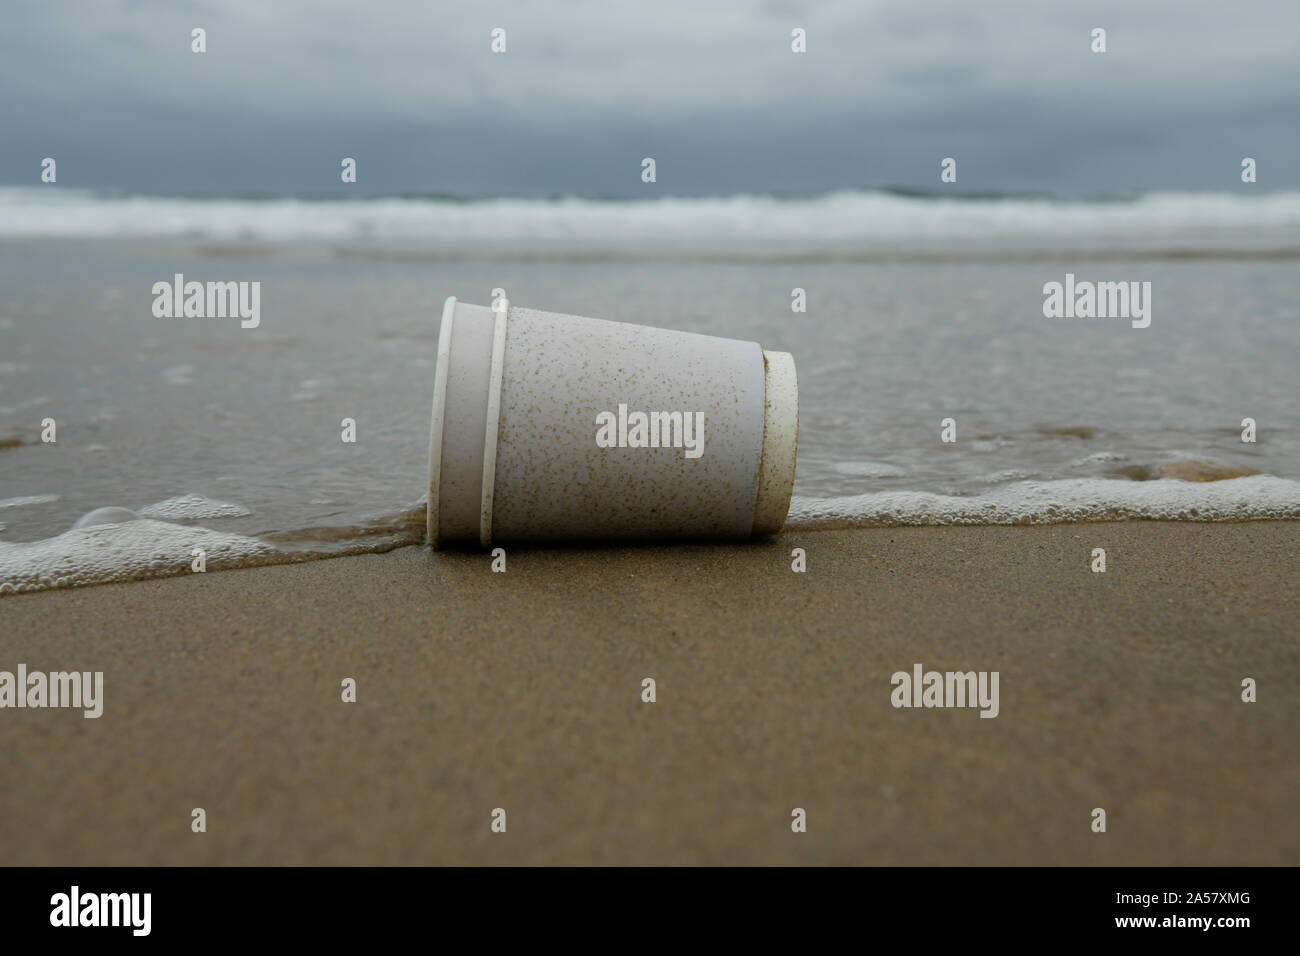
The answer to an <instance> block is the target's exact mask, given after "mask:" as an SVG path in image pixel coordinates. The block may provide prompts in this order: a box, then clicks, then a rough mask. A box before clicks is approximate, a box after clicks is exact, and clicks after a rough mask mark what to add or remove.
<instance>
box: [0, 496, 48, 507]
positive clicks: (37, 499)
mask: <svg viewBox="0 0 1300 956" xmlns="http://www.w3.org/2000/svg"><path fill="white" fill-rule="evenodd" d="M58 500H59V496H58V495H19V496H18V497H17V498H0V508H21V507H23V505H43V504H47V503H49V502H51V501H58Z"/></svg>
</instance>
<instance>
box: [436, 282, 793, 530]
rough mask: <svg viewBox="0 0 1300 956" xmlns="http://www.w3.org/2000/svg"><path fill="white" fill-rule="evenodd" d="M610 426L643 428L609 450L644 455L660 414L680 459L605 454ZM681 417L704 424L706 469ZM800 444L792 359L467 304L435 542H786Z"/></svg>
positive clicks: (715, 341)
mask: <svg viewBox="0 0 1300 956" xmlns="http://www.w3.org/2000/svg"><path fill="white" fill-rule="evenodd" d="M620 406H623V407H624V408H623V412H624V413H625V414H623V415H620ZM602 412H608V413H610V414H611V415H612V416H613V417H615V418H616V419H620V418H621V419H626V420H628V421H629V422H630V424H631V428H630V429H629V433H628V434H627V435H626V436H624V435H623V432H622V431H621V429H620V428H618V427H616V428H615V429H614V431H608V430H607V431H606V432H605V433H604V434H605V436H606V438H609V437H613V436H614V435H615V433H617V437H619V438H621V437H626V438H627V439H628V442H630V443H633V444H635V443H636V442H637V441H638V440H639V438H640V437H642V436H641V435H640V434H639V433H638V430H637V428H636V419H635V417H634V415H633V413H634V412H642V413H645V414H646V415H647V416H648V415H649V413H651V412H656V413H661V415H664V416H665V417H662V418H660V419H659V420H658V424H659V427H658V428H656V429H653V430H652V431H653V432H654V438H659V437H662V438H663V439H664V440H665V441H669V442H671V441H672V440H675V439H680V441H681V445H678V444H672V443H669V444H666V445H665V444H661V445H660V447H630V446H624V445H618V446H616V447H602V446H601V444H599V443H598V442H597V434H598V432H600V431H601V420H599V419H598V416H599V415H600V413H602ZM673 412H677V413H681V414H682V421H683V422H685V416H686V415H688V414H689V415H692V416H697V413H700V414H702V415H703V444H702V446H699V451H700V454H699V456H698V457H690V456H689V455H688V454H687V452H688V451H689V450H691V449H690V448H689V447H687V446H686V439H687V438H690V437H693V436H692V435H689V434H687V433H685V432H684V431H683V429H682V428H680V427H679V426H678V425H677V423H676V422H675V421H673V420H672V419H671V417H668V416H667V415H666V414H665V413H673ZM604 421H606V422H608V419H605V420H604ZM691 421H692V422H698V421H699V419H698V417H693V418H692V419H691ZM798 434H799V390H798V382H797V379H796V375H795V367H794V358H793V357H792V356H791V355H790V354H789V353H788V352H767V351H764V350H763V349H762V347H761V346H759V345H758V343H756V342H740V341H736V340H733V339H723V338H717V337H715V336H710V335H696V334H694V333H690V332H674V331H670V330H668V329H656V328H650V327H647V326H641V325H631V324H628V323H625V322H608V321H605V320H602V319H589V318H583V317H581V316H576V315H560V314H558V313H554V312H538V311H535V310H533V309H520V308H514V307H512V306H511V305H510V304H509V303H508V302H505V301H501V302H499V303H498V305H497V306H496V307H494V308H488V307H486V306H479V305H467V304H465V303H463V302H458V301H457V300H456V299H455V298H454V297H452V298H449V299H447V301H446V303H445V304H444V306H443V310H442V328H441V331H440V332H439V335H438V362H437V371H436V373H435V375H434V392H433V423H432V426H431V428H430V433H429V501H428V534H429V542H430V544H432V545H433V546H434V547H435V548H441V547H447V546H452V545H465V544H471V545H474V544H477V545H479V546H481V547H484V548H486V547H489V546H491V545H492V544H494V543H498V542H511V541H519V542H527V541H538V542H540V541H564V540H588V541H590V540H610V539H628V538H672V537H681V536H696V537H701V536H702V537H740V538H743V537H748V536H750V535H753V534H769V533H773V532H776V531H779V530H780V529H781V526H782V525H783V524H784V523H785V516H786V512H787V511H788V509H789V506H790V492H791V489H792V488H793V486H794V472H795V458H796V454H797V448H798ZM607 443H608V442H607Z"/></svg>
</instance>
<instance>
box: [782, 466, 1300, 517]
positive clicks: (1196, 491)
mask: <svg viewBox="0 0 1300 956" xmlns="http://www.w3.org/2000/svg"><path fill="white" fill-rule="evenodd" d="M1131 518H1149V519H1158V520H1179V521H1252V520H1267V519H1295V518H1300V482H1295V481H1291V480H1289V479H1286V478H1276V477H1274V476H1272V475H1251V476H1249V477H1246V478H1232V479H1228V480H1225V481H1216V482H1189V481H1181V480H1179V479H1176V478H1161V479H1157V480H1153V481H1117V480H1113V479H1107V478H1069V479H1064V480H1060V481H1022V482H1016V483H1014V484H1010V485H1003V486H1001V487H999V488H994V489H991V490H989V491H988V492H986V493H984V494H981V495H971V496H969V497H965V496H962V497H959V496H953V495H939V494H933V493H931V492H926V491H881V492H876V493H873V494H866V495H853V496H849V497H842V498H801V497H796V498H794V499H793V500H792V501H791V502H790V514H789V517H788V518H787V519H786V527H787V528H792V529H793V528H862V527H872V526H891V525H949V524H1057V523H1064V522H1075V521H1121V520H1126V519H1131Z"/></svg>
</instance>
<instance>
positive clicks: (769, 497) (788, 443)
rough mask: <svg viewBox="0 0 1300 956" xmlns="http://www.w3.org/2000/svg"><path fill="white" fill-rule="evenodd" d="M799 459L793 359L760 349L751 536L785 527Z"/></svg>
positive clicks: (796, 387)
mask: <svg viewBox="0 0 1300 956" xmlns="http://www.w3.org/2000/svg"><path fill="white" fill-rule="evenodd" d="M798 459H799V378H798V373H797V371H796V369H795V362H794V356H793V355H792V354H790V353H789V352H776V351H768V350H767V349H763V451H762V457H761V458H760V460H759V465H758V493H757V494H756V496H755V501H754V522H753V525H752V528H751V530H750V533H751V534H775V533H776V532H778V531H780V530H781V528H782V527H783V526H784V525H785V519H786V515H787V514H789V511H790V497H791V495H792V494H793V493H794V474H795V467H796V464H797V462H798Z"/></svg>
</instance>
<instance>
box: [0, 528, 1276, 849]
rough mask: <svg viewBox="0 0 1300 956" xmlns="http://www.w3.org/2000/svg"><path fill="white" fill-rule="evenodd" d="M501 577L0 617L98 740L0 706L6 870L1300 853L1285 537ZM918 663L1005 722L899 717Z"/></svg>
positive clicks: (646, 554) (904, 539)
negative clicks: (94, 698)
mask: <svg viewBox="0 0 1300 956" xmlns="http://www.w3.org/2000/svg"><path fill="white" fill-rule="evenodd" d="M794 547H802V548H805V549H807V560H808V571H807V573H806V574H794V573H792V572H791V570H790V557H789V555H790V550H791V549H792V548H794ZM1094 547H1104V548H1106V549H1107V552H1108V570H1107V572H1106V573H1105V574H1093V573H1092V572H1091V571H1090V570H1089V559H1090V553H1091V550H1092V548H1094ZM508 562H509V563H508V568H509V570H508V571H507V573H505V574H493V573H491V571H490V570H489V565H490V559H489V558H488V557H486V556H484V555H479V554H440V555H434V554H431V553H429V552H428V551H425V550H423V549H419V548H405V549H402V550H399V551H395V552H392V553H389V554H384V555H373V556H367V557H360V558H343V559H338V560H331V561H318V562H313V563H309V564H300V565H290V566H281V567H271V568H259V569H252V570H244V571H229V572H221V573H209V574H205V575H190V576H187V577H183V578H172V579H166V580H158V581H146V582H139V583H132V584H120V585H107V586H103V587H97V588H88V589H81V590H74V591H62V592H47V593H41V594H32V595H17V596H12V597H7V598H3V599H0V635H2V639H0V669H7V670H13V669H14V668H15V667H16V665H17V664H18V663H19V662H23V663H26V664H27V665H28V667H29V668H31V669H41V670H61V669H78V670H102V671H104V674H105V676H104V683H105V694H104V696H105V704H104V715H103V717H102V718H100V719H99V720H86V719H83V718H82V716H81V715H80V713H79V712H72V711H57V710H41V711H35V710H4V711H0V754H3V756H4V764H5V766H4V772H3V774H0V846H2V847H4V862H5V863H8V864H78V865H80V864H92V865H98V864H187V863H196V864H290V863H305V864H349V863H366V864H388V863H394V864H445V863H526V864H535V863H620V864H632V863H668V864H693V863H709V864H755V863H764V864H768V863H771V864H780V863H832V864H971V863H982V864H1067V863H1081V864H1108V863H1114V864H1149V865H1167V864H1243V863H1265V864H1296V863H1300V822H1298V821H1297V817H1296V813H1297V809H1298V808H1300V759H1297V758H1298V757H1300V744H1298V743H1297V730H1300V614H1298V613H1297V584H1296V582H1297V581H1298V580H1300V523H1284V522H1280V523H1244V524H1214V525H1209V524H1192V523H1183V524H1175V523H1168V524H1162V523H1141V522H1132V523H1116V524H1093V525H1054V526H1048V527H971V528H906V529H900V528H884V529H874V530H858V531H837V532H829V531H827V532H814V533H802V534H787V535H784V536H782V537H780V538H778V539H775V540H773V541H768V542H766V543H759V544H752V545H743V546H736V545H716V544H705V545H688V546H674V547H659V546H655V547H637V548H618V549H612V548H611V549H604V548H600V549H581V550H578V549H574V550H565V549H555V550H540V551H524V550H519V551H512V552H511V553H510V555H509V558H508ZM917 662H920V663H922V664H924V665H925V667H926V668H927V669H929V668H935V669H939V670H968V669H973V670H997V671H999V672H1000V675H1001V677H1000V697H1001V700H1000V705H1001V713H1000V715H999V716H998V717H997V718H996V719H992V720H990V719H980V718H979V716H978V713H977V711H975V710H957V709H950V710H938V709H935V710H912V709H894V708H893V707H892V706H891V705H890V690H891V686H890V675H891V674H892V673H893V672H894V671H897V670H910V669H911V667H912V665H913V664H914V663H917ZM344 677H354V678H355V679H356V681H357V685H358V701H357V703H355V704H345V703H342V702H341V700H340V681H341V680H342V679H343V678H344ZM643 677H653V678H655V680H656V681H657V684H658V688H657V689H658V701H657V702H656V703H653V704H646V703H642V702H641V699H640V694H641V680H642V678H643ZM1243 677H1253V678H1255V679H1256V680H1257V681H1258V688H1259V689H1258V694H1259V700H1258V702H1257V703H1253V704H1247V703H1243V702H1242V701H1241V699H1240V694H1241V680H1242V678H1243ZM194 807H203V808H205V809H206V811H207V815H208V830H207V832H206V833H204V834H194V833H191V832H190V811H191V809H192V808H194ZM496 807H503V808H505V809H506V811H507V823H508V832H507V833H505V834H493V833H491V832H490V829H489V823H490V816H491V813H492V810H493V808H496ZM794 807H803V808H805V809H806V811H807V814H808V832H807V833H805V834H794V833H792V832H791V830H790V819H791V817H790V813H791V810H792V808H794ZM1094 807H1104V808H1105V809H1106V811H1107V814H1108V832H1106V833H1104V834H1096V833H1093V832H1091V830H1090V822H1091V812H1092V809H1093V808H1094Z"/></svg>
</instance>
